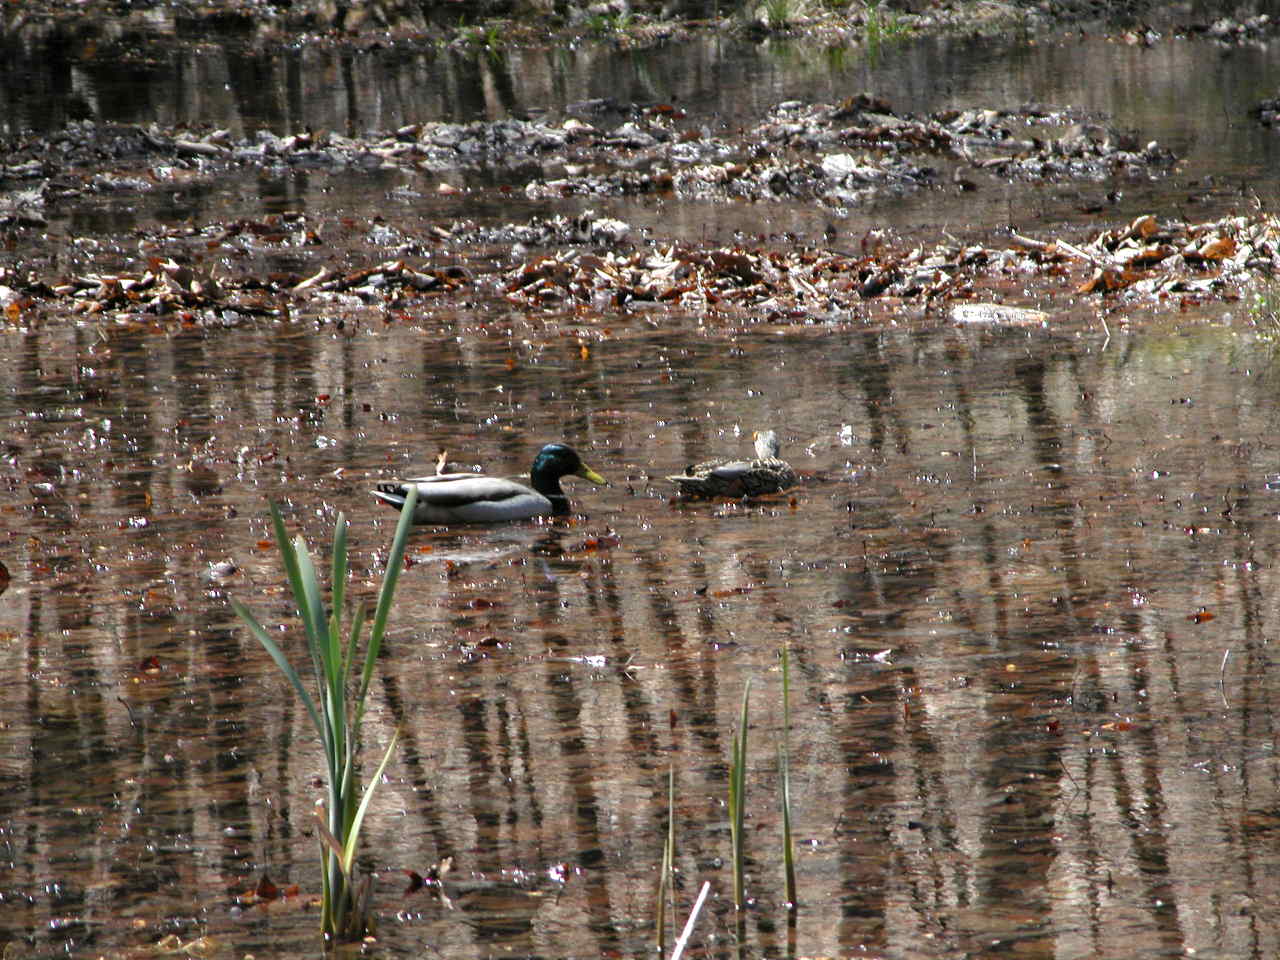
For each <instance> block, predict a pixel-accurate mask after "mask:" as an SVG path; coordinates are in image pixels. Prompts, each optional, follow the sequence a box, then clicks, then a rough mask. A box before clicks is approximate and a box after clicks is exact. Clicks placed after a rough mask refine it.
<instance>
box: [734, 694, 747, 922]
mask: <svg viewBox="0 0 1280 960" xmlns="http://www.w3.org/2000/svg"><path fill="white" fill-rule="evenodd" d="M750 700H751V678H750V677H748V678H747V685H746V688H745V689H744V690H743V691H742V714H741V716H740V717H739V718H738V732H737V733H736V734H734V737H733V755H732V757H731V759H730V762H729V843H730V846H731V848H732V857H733V905H734V907H735V908H737V910H738V911H739V912H741V911H742V909H743V907H744V906H745V905H746V896H745V887H746V881H745V867H746V864H745V850H744V842H745V836H744V834H743V824H744V816H745V812H746V804H745V801H746V790H747V715H748V710H749V705H750Z"/></svg>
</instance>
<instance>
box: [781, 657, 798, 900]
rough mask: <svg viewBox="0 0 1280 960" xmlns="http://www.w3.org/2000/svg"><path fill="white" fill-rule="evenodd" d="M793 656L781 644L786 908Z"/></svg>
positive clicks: (791, 868)
mask: <svg viewBox="0 0 1280 960" xmlns="http://www.w3.org/2000/svg"><path fill="white" fill-rule="evenodd" d="M790 740H791V656H790V653H789V651H788V648H787V646H786V644H783V647H782V742H781V743H780V744H778V769H779V771H780V772H781V779H782V794H781V800H782V864H783V870H784V872H785V875H786V884H787V909H788V910H789V911H791V912H792V913H794V912H795V909H796V861H795V843H794V841H793V839H792V836H791V743H790Z"/></svg>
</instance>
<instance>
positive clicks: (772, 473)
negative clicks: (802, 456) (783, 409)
mask: <svg viewBox="0 0 1280 960" xmlns="http://www.w3.org/2000/svg"><path fill="white" fill-rule="evenodd" d="M752 438H753V439H754V440H755V445H756V458H755V459H754V460H707V461H706V462H704V463H695V464H694V465H693V466H690V467H685V471H684V473H678V474H676V475H675V476H671V477H667V479H668V480H670V481H671V482H672V483H674V484H675V485H676V487H677V488H678V491H679V496H681V497H685V498H688V499H710V498H711V497H731V498H735V499H736V498H739V497H757V496H760V495H761V494H765V493H777V492H778V491H779V490H785V489H786V488H787V487H789V486H791V485H792V484H793V483H795V482H796V472H795V470H793V469H792V467H791V464H789V463H787V462H786V461H785V460H780V459H779V458H778V435H777V434H776V433H774V432H773V431H772V430H763V431H759V432H756V433H754V434H752Z"/></svg>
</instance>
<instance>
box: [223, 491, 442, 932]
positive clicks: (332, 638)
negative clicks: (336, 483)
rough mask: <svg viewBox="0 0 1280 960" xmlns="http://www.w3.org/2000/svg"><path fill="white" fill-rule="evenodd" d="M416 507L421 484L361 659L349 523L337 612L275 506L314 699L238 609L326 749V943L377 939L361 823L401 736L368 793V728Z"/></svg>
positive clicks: (333, 589) (334, 572)
mask: <svg viewBox="0 0 1280 960" xmlns="http://www.w3.org/2000/svg"><path fill="white" fill-rule="evenodd" d="M416 502H417V489H416V488H415V487H413V486H412V485H411V486H410V487H409V495H408V497H406V499H405V504H404V508H403V509H402V510H401V513H400V523H399V525H398V526H397V527H396V533H395V538H394V540H393V541H392V543H391V553H390V555H389V556H388V558H387V569H386V573H385V574H384V575H383V580H382V589H381V591H380V592H379V594H378V604H377V607H376V608H375V610H374V614H373V622H372V625H371V627H370V630H369V640H368V643H367V644H366V645H365V649H364V655H363V657H360V656H359V655H358V649H359V645H360V636H361V634H362V633H363V632H364V628H365V626H366V612H365V607H364V604H363V603H361V604H358V605H357V606H356V608H355V610H354V612H353V613H352V615H351V619H350V622H349V623H348V624H347V627H346V630H345V631H344V629H343V616H344V608H345V606H346V586H347V577H348V573H349V569H348V560H347V519H346V517H345V516H344V515H342V514H339V516H338V523H337V526H336V527H335V529H334V534H333V556H332V558H331V575H330V582H329V603H328V606H327V607H326V605H325V603H324V600H323V599H322V596H323V595H322V591H321V587H320V579H319V576H318V574H317V572H316V567H315V564H314V563H313V562H312V559H311V554H310V553H309V551H308V550H307V544H306V541H305V540H304V539H303V538H302V536H301V535H299V536H298V537H297V538H296V539H295V540H293V541H292V542H291V541H290V540H289V535H288V533H287V532H286V531H285V527H284V520H283V519H282V518H281V516H280V511H279V510H278V509H277V508H276V505H275V504H274V503H273V504H271V521H272V524H273V526H274V529H275V538H276V546H277V548H278V549H279V551H280V556H281V559H282V561H283V563H284V568H285V573H286V575H287V576H288V579H289V587H290V590H291V591H292V593H293V601H294V605H295V606H296V607H297V611H298V616H299V617H300V619H301V620H302V626H303V631H304V633H305V636H306V641H307V651H308V653H309V654H310V659H311V666H312V670H313V671H314V675H315V690H316V695H315V696H314V697H313V696H312V695H311V693H310V692H308V690H307V686H306V684H304V683H303V680H302V677H301V676H300V675H299V673H298V671H297V669H295V668H294V666H293V664H292V662H290V660H289V658H288V656H287V655H286V654H285V652H284V651H283V650H282V649H281V648H280V646H279V645H278V644H277V643H276V641H275V640H274V639H272V638H271V636H270V635H269V634H268V633H267V631H266V630H265V629H264V628H263V626H262V624H261V623H259V622H258V620H257V618H256V617H255V616H254V615H253V614H252V613H251V612H250V611H249V610H248V608H246V607H245V606H244V605H243V604H241V603H240V602H238V601H237V600H235V599H232V601H231V604H232V607H233V608H234V609H235V611H236V613H237V614H238V615H239V617H240V619H241V620H243V621H244V622H245V624H246V625H247V626H248V627H249V629H250V631H252V633H253V635H254V636H255V637H257V638H258V642H259V643H261V644H262V646H263V647H264V648H265V649H266V651H267V653H268V654H270V655H271V659H272V660H274V661H275V663H276V666H278V667H279V668H280V672H281V673H283V674H284V676H285V678H286V679H287V680H288V681H289V683H290V684H291V685H292V687H293V690H294V693H295V694H297V697H298V699H299V700H300V701H301V702H302V704H303V705H304V706H305V707H306V710H307V714H308V716H310V718H311V722H312V724H313V725H314V727H315V729H316V733H317V734H318V735H319V737H320V740H321V741H322V743H323V744H324V758H325V768H326V773H327V781H328V800H327V803H326V804H325V807H324V810H323V812H322V813H321V814H320V822H319V827H318V830H319V834H320V839H321V843H320V857H321V862H322V867H323V870H322V884H323V886H322V890H321V919H320V923H321V929H322V931H323V933H324V935H325V936H326V937H329V938H335V939H339V940H352V939H359V938H360V937H362V936H363V935H364V934H365V933H366V932H368V931H369V928H370V924H371V919H370V912H369V888H370V879H369V878H367V877H366V878H363V879H361V878H359V877H358V876H357V874H356V869H355V856H356V850H357V849H358V847H359V842H360V827H361V824H362V823H363V821H364V817H365V813H366V812H367V811H368V809H369V802H370V800H371V799H372V798H373V792H374V789H375V787H376V786H377V784H378V781H379V780H380V779H381V777H382V772H383V770H385V769H386V766H387V761H388V760H390V759H391V753H392V751H393V750H394V749H395V744H396V736H395V735H393V736H392V737H391V742H390V743H388V744H387V749H386V752H385V753H384V754H383V756H382V762H381V763H379V764H378V768H377V770H375V771H374V774H373V776H372V777H370V778H369V781H368V784H367V785H366V786H364V788H363V789H362V788H361V777H360V773H359V770H358V769H357V765H356V758H357V754H358V753H359V750H360V729H361V725H362V723H363V721H364V711H365V701H366V697H367V695H368V693H369V682H370V680H371V679H372V677H373V667H374V664H375V662H376V661H377V659H378V651H379V650H380V649H381V648H382V637H383V633H384V631H385V630H386V625H387V616H388V614H389V613H390V612H391V599H392V596H393V595H394V594H395V589H396V581H397V579H398V578H399V576H400V570H401V568H402V566H403V560H404V550H405V544H406V542H407V541H408V537H409V528H410V525H411V523H412V519H413V508H414V505H415V503H416ZM357 664H359V666H360V669H359V674H358V676H357V675H355V670H356V667H357Z"/></svg>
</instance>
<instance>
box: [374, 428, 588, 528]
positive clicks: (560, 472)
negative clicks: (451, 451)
mask: <svg viewBox="0 0 1280 960" xmlns="http://www.w3.org/2000/svg"><path fill="white" fill-rule="evenodd" d="M567 476H575V477H582V478H583V479H584V480H590V481H591V482H592V483H596V484H603V483H604V482H605V479H604V477H602V476H600V474H598V473H596V472H595V471H594V470H592V469H591V468H590V467H588V466H587V465H586V464H585V463H583V462H582V459H581V458H580V457H579V456H578V454H577V451H575V450H574V449H573V448H572V447H570V446H567V445H566V444H563V443H548V444H547V445H546V446H545V447H543V448H542V449H541V450H539V451H538V455H537V456H536V457H535V458H534V460H533V468H532V469H531V470H530V471H529V481H530V482H529V483H528V484H524V483H521V482H520V481H519V480H510V479H505V478H503V477H489V476H485V475H484V474H482V473H440V474H437V475H435V476H432V477H413V478H411V479H408V480H392V481H388V482H387V483H380V484H378V485H377V487H376V488H375V489H374V490H373V491H372V493H373V495H374V496H375V497H377V498H378V499H379V500H381V501H382V502H383V503H386V504H389V505H390V506H392V507H395V509H397V510H399V509H400V508H401V507H403V506H404V499H405V492H406V489H407V484H410V483H412V484H416V485H417V487H418V505H417V507H416V508H415V509H414V511H413V522H414V523H446V524H453V523H497V522H501V521H504V520H527V519H529V518H530V517H550V516H556V515H559V514H564V513H568V512H569V498H568V497H567V496H565V493H564V491H563V490H561V489H560V478H561V477H567Z"/></svg>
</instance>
